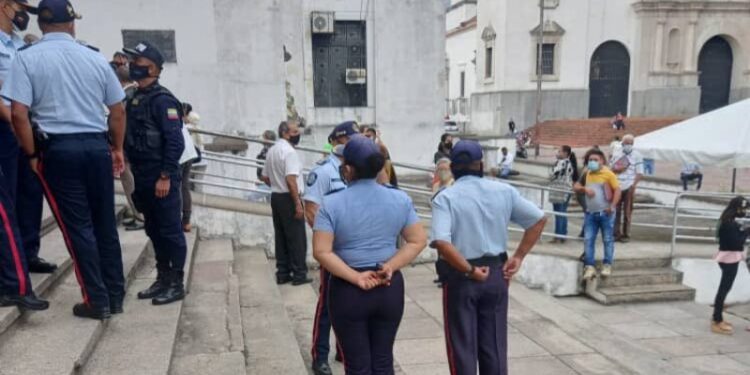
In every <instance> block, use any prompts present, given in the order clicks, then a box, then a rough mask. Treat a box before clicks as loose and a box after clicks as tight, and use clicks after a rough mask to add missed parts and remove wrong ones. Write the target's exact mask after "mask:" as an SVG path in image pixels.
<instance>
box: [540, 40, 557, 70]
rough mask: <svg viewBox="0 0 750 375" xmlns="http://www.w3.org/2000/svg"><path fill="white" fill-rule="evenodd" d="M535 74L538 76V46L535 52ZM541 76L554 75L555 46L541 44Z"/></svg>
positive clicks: (552, 44)
mask: <svg viewBox="0 0 750 375" xmlns="http://www.w3.org/2000/svg"><path fill="white" fill-rule="evenodd" d="M536 66H537V68H536V73H537V74H539V45H538V44H537V52H536ZM542 75H545V76H552V75H555V44H554V43H544V44H542Z"/></svg>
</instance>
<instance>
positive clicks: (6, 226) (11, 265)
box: [0, 169, 31, 295]
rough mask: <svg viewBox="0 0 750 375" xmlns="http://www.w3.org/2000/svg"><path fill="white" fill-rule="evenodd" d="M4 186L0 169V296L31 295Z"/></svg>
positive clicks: (10, 205) (3, 176) (25, 265)
mask: <svg viewBox="0 0 750 375" xmlns="http://www.w3.org/2000/svg"><path fill="white" fill-rule="evenodd" d="M5 186H6V180H5V174H4V173H3V171H2V169H0V294H7V295H27V294H29V293H31V280H30V279H29V270H28V267H27V264H26V255H25V254H24V251H23V245H22V242H21V235H20V233H19V232H18V225H17V223H16V211H15V207H14V206H13V200H12V199H11V197H10V194H8V192H7V191H6V189H5Z"/></svg>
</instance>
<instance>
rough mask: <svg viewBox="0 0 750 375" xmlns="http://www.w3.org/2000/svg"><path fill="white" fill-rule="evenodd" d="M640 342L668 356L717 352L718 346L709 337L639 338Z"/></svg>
mask: <svg viewBox="0 0 750 375" xmlns="http://www.w3.org/2000/svg"><path fill="white" fill-rule="evenodd" d="M641 342H642V343H643V344H644V345H647V346H648V347H650V348H653V349H654V350H656V351H658V352H659V353H662V354H664V355H665V356H668V357H688V356H697V355H709V354H719V347H720V346H719V345H718V344H717V343H715V342H712V340H711V339H710V338H701V339H690V338H685V337H667V338H659V339H647V340H641Z"/></svg>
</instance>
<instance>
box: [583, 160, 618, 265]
mask: <svg viewBox="0 0 750 375" xmlns="http://www.w3.org/2000/svg"><path fill="white" fill-rule="evenodd" d="M588 160H589V161H588V164H587V165H586V172H585V175H584V176H582V177H581V178H582V179H585V181H586V184H585V185H583V184H581V183H580V181H579V182H577V183H576V184H575V185H574V189H575V191H577V192H581V193H585V194H586V212H585V214H584V224H583V225H584V231H585V234H584V241H583V243H584V273H583V279H584V280H591V279H593V278H594V276H596V269H595V268H594V253H595V250H596V244H595V243H596V237H597V235H598V233H599V232H600V231H601V233H602V242H603V244H604V261H603V265H602V269H601V276H603V277H608V276H610V275H611V274H612V264H613V262H614V255H615V240H614V235H613V231H614V226H615V211H616V210H617V204H618V203H619V202H620V197H621V191H620V182H619V181H618V180H617V176H615V174H614V173H612V171H611V170H609V168H607V167H606V157H605V156H604V153H603V152H602V151H601V150H594V149H592V150H589V152H588Z"/></svg>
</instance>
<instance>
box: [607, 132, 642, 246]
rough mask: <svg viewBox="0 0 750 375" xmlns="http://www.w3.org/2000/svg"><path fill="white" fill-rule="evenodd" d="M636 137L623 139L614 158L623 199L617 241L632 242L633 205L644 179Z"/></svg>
mask: <svg viewBox="0 0 750 375" xmlns="http://www.w3.org/2000/svg"><path fill="white" fill-rule="evenodd" d="M634 140H635V137H633V135H632V134H628V135H626V136H624V137H622V150H621V152H619V153H617V154H615V155H614V156H613V158H612V164H611V168H612V172H614V173H615V175H617V180H618V181H620V190H621V191H622V199H620V201H619V203H618V205H617V213H616V214H615V241H620V242H628V241H630V226H631V224H632V222H633V203H634V202H635V192H636V188H637V187H638V183H639V182H640V181H641V179H642V178H643V157H642V156H641V154H640V153H639V152H638V151H636V150H634V149H633V142H634Z"/></svg>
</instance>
